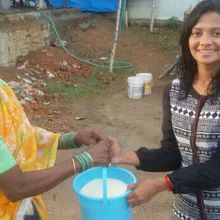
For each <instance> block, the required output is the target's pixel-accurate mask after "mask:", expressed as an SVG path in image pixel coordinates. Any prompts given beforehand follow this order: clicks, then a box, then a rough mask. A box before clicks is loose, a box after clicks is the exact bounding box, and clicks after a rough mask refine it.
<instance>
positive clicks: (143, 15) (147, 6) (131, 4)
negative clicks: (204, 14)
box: [128, 0, 201, 20]
mask: <svg viewBox="0 0 220 220" xmlns="http://www.w3.org/2000/svg"><path fill="white" fill-rule="evenodd" d="M200 1H201V0H155V6H156V8H155V19H156V20H167V19H169V18H170V17H172V16H175V17H177V18H178V19H179V20H183V16H184V12H185V11H186V10H188V9H189V8H190V7H194V6H195V5H196V4H197V3H198V2H200ZM152 2H153V0H128V13H129V19H130V20H132V19H142V20H143V19H146V20H147V19H150V18H151V9H152Z"/></svg>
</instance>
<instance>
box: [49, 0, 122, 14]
mask: <svg viewBox="0 0 220 220" xmlns="http://www.w3.org/2000/svg"><path fill="white" fill-rule="evenodd" d="M46 2H47V5H48V6H52V7H55V8H57V7H69V8H80V10H81V11H85V12H115V11H117V9H118V0H46Z"/></svg>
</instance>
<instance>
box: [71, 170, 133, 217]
mask: <svg viewBox="0 0 220 220" xmlns="http://www.w3.org/2000/svg"><path fill="white" fill-rule="evenodd" d="M103 169H106V168H103V167H96V168H91V169H89V170H87V171H85V172H82V173H80V174H78V175H77V176H76V177H75V179H74V181H73V190H74V191H75V192H76V194H77V198H78V201H79V205H80V208H81V213H82V217H83V220H131V219H132V212H131V208H130V207H129V206H128V203H127V195H128V193H129V191H127V192H125V193H123V194H121V195H119V196H115V197H111V198H106V197H105V196H104V197H103V198H104V199H103V198H94V197H91V196H86V195H84V194H82V193H81V192H80V191H81V189H82V187H83V186H84V185H85V184H87V183H88V182H90V181H92V180H94V179H102V178H103ZM106 170H107V172H106V174H107V178H112V179H116V180H120V181H122V182H124V183H126V184H134V183H136V178H135V176H134V175H133V174H132V173H131V172H130V171H128V170H126V169H123V168H119V167H108V168H107V169H106ZM103 188H104V189H105V186H104V187H103ZM94 190H95V189H94Z"/></svg>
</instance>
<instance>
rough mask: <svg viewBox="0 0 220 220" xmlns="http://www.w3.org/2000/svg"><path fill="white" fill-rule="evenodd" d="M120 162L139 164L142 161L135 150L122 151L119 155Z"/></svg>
mask: <svg viewBox="0 0 220 220" xmlns="http://www.w3.org/2000/svg"><path fill="white" fill-rule="evenodd" d="M119 163H121V164H129V165H133V166H139V165H140V161H139V159H138V157H137V154H136V153H135V152H134V151H122V152H121V153H120V157H119Z"/></svg>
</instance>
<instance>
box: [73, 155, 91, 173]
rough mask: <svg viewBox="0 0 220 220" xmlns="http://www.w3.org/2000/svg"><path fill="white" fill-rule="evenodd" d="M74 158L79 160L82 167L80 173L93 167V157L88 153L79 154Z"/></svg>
mask: <svg viewBox="0 0 220 220" xmlns="http://www.w3.org/2000/svg"><path fill="white" fill-rule="evenodd" d="M74 158H75V159H76V160H77V162H78V163H79V165H80V172H82V171H84V170H87V169H89V168H91V167H93V159H92V157H91V155H90V154H89V153H88V152H86V151H84V152H83V153H79V154H77V155H76V156H74Z"/></svg>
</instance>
